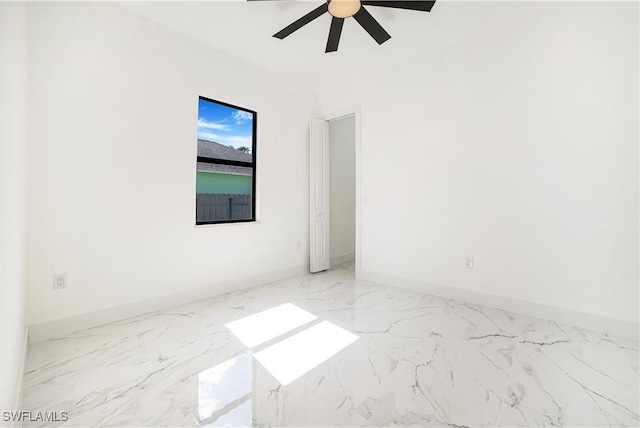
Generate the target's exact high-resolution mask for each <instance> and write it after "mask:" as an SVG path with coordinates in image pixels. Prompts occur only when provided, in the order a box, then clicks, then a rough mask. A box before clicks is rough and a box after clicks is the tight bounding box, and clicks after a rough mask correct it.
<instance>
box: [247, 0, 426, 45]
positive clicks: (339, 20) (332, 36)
mask: <svg viewBox="0 0 640 428" xmlns="http://www.w3.org/2000/svg"><path fill="white" fill-rule="evenodd" d="M249 1H264V0H249ZM434 4H435V0H409V1H401V0H327V2H326V3H324V4H322V5H321V6H319V7H317V8H315V9H314V10H312V11H311V12H309V13H307V14H306V15H304V16H303V17H302V18H300V19H298V20H297V21H294V22H293V23H292V24H290V25H288V26H286V27H285V28H283V29H282V30H280V31H278V32H277V33H276V34H274V35H273V37H276V38H278V39H284V38H285V37H287V36H289V35H291V34H292V33H293V32H295V31H297V30H299V29H300V28H302V27H304V26H305V25H307V24H308V23H310V22H311V21H313V20H314V19H316V18H318V17H320V16H322V15H324V14H325V13H327V12H329V14H330V15H331V16H332V17H333V18H332V19H331V27H330V28H329V38H328V40H327V48H326V50H325V53H326V52H335V51H337V50H338V44H339V43H340V34H341V33H342V25H343V24H344V20H345V18H351V17H353V18H354V19H355V20H356V21H357V22H358V24H360V26H361V27H362V28H364V29H365V31H366V32H367V33H369V35H370V36H371V37H373V39H374V40H375V41H376V42H378V44H379V45H381V44H383V43H384V42H386V41H387V40H389V39H390V38H391V36H390V35H389V33H387V32H386V31H385V29H384V28H382V26H381V25H380V24H379V23H378V21H376V19H375V18H374V17H373V16H371V14H370V13H369V12H368V11H367V10H366V9H365V8H364V6H380V7H390V8H394V9H408V10H417V11H422V12H430V11H431V8H432V7H433V5H434Z"/></svg>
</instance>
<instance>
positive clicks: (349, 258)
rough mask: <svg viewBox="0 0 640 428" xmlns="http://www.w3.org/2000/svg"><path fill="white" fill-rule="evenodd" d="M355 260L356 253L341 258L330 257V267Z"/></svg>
mask: <svg viewBox="0 0 640 428" xmlns="http://www.w3.org/2000/svg"><path fill="white" fill-rule="evenodd" d="M355 259H356V253H349V254H344V255H342V256H336V257H331V267H333V266H337V265H339V264H342V263H346V262H352V261H354V260H355Z"/></svg>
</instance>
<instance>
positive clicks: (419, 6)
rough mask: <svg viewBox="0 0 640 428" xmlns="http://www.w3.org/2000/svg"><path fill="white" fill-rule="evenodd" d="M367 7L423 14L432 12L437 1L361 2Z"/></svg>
mask: <svg viewBox="0 0 640 428" xmlns="http://www.w3.org/2000/svg"><path fill="white" fill-rule="evenodd" d="M361 3H362V4H363V5H366V6H381V7H391V8H394V9H408V10H420V11H423V12H431V8H432V7H433V5H434V4H435V3H436V2H435V0H413V1H411V0H409V1H398V0H362V2H361Z"/></svg>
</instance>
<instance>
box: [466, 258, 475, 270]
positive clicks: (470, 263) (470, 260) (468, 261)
mask: <svg viewBox="0 0 640 428" xmlns="http://www.w3.org/2000/svg"><path fill="white" fill-rule="evenodd" d="M464 267H466V268H467V269H473V257H467V258H466V259H464Z"/></svg>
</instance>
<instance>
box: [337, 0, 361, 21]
mask: <svg viewBox="0 0 640 428" xmlns="http://www.w3.org/2000/svg"><path fill="white" fill-rule="evenodd" d="M360 7H362V4H361V3H360V0H331V1H329V13H330V14H331V16H333V17H335V18H350V17H352V16H353V15H355V14H356V13H358V11H359V10H360Z"/></svg>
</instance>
